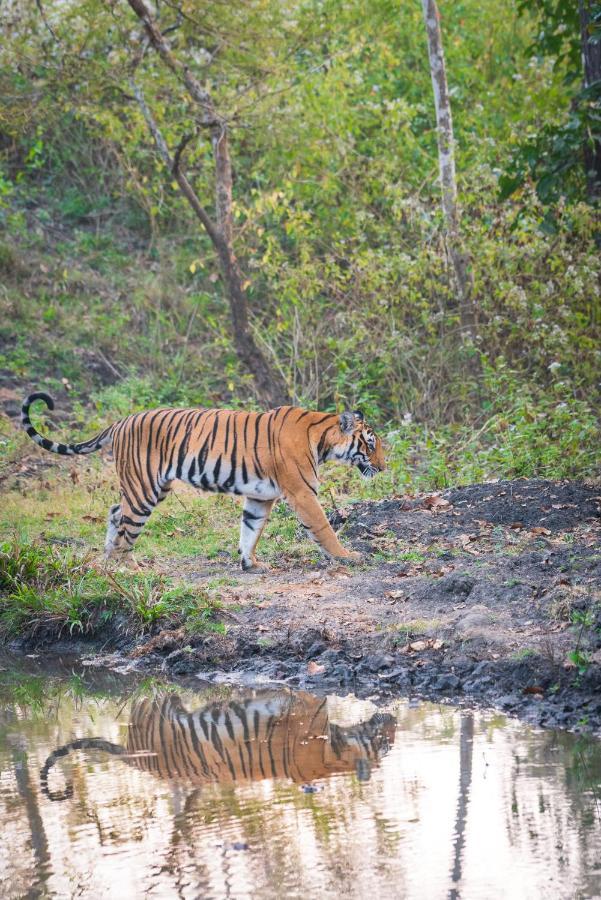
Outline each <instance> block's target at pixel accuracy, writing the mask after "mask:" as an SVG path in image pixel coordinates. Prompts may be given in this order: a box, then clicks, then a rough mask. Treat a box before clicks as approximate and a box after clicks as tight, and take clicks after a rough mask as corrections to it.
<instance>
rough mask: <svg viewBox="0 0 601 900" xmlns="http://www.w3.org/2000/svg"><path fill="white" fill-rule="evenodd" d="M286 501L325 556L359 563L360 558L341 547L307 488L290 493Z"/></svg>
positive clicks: (318, 503)
mask: <svg viewBox="0 0 601 900" xmlns="http://www.w3.org/2000/svg"><path fill="white" fill-rule="evenodd" d="M286 499H287V500H288V503H289V504H290V506H291V507H292V509H293V510H294V512H295V513H296V515H297V516H298V518H299V519H300V523H301V525H302V526H303V528H305V529H306V530H307V533H308V535H309V537H310V538H311V539H312V540H314V541H315V543H316V544H319V546H320V547H321V549H322V550H323V551H324V553H325V554H326V555H327V556H330V557H332V558H333V559H340V560H344V561H347V562H351V561H352V562H360V561H361V559H362V556H361V554H360V553H357V552H356V551H355V550H347V549H346V547H343V546H342V544H341V543H340V541H339V540H338V538H337V537H336V534H335V533H334V529H333V528H332V526H331V525H330V523H329V522H328V520H327V518H326V514H325V513H324V511H323V509H322V507H321V504H320V502H319V500H318V499H317V497H316V496H315V495H314V494H313V493H312V492H311V491H309V490H308V489H307V488H304V489H302V490H299V491H297V492H295V493H294V494H292V493H290V494H288V495H287V497H286Z"/></svg>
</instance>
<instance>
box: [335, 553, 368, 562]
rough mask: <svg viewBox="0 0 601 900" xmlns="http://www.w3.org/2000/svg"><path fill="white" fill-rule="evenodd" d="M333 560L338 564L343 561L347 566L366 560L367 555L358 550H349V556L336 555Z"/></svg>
mask: <svg viewBox="0 0 601 900" xmlns="http://www.w3.org/2000/svg"><path fill="white" fill-rule="evenodd" d="M333 561H334V562H336V563H338V564H340V563H342V564H343V565H345V566H356V565H359V564H360V563H362V562H365V556H364V554H363V553H359V551H358V550H349V552H348V556H336V557H335V558H334V560H333Z"/></svg>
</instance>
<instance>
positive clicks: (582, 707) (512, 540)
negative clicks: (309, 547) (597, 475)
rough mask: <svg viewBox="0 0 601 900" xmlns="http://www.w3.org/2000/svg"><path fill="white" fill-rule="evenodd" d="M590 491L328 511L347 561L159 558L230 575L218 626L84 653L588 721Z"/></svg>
mask: <svg viewBox="0 0 601 900" xmlns="http://www.w3.org/2000/svg"><path fill="white" fill-rule="evenodd" d="M600 505H601V488H599V487H595V486H591V485H585V484H582V483H574V482H567V483H558V482H550V481H544V480H519V481H514V482H498V483H495V484H483V485H473V486H471V487H465V488H460V489H456V490H451V491H447V492H444V493H442V494H441V495H432V494H430V495H422V496H418V497H413V498H408V497H398V498H394V499H391V500H385V501H382V502H379V503H373V502H372V503H360V504H356V505H353V506H351V507H348V508H340V509H338V510H336V511H335V512H334V513H333V515H332V521H333V523H334V525H335V527H337V528H339V529H340V531H341V533H342V539H343V541H344V542H345V543H346V544H347V546H352V547H353V548H354V549H357V550H361V551H362V552H363V553H364V554H366V560H367V562H366V564H365V565H364V566H361V567H359V568H347V567H344V566H336V565H335V566H332V565H326V564H323V565H321V566H320V567H311V568H309V567H307V566H284V565H282V566H281V567H273V568H272V570H271V571H270V572H268V573H266V574H263V575H259V576H256V575H240V573H239V570H238V569H237V567H236V564H235V563H234V562H230V561H229V560H228V561H227V562H223V563H222V562H219V563H215V562H211V563H209V562H207V561H206V560H203V559H200V558H198V557H195V558H190V559H187V560H183V561H182V560H177V562H176V561H172V562H171V563H170V562H169V561H167V562H166V563H165V566H164V570H165V571H166V572H168V573H169V574H172V575H173V574H178V575H180V576H181V577H183V578H184V579H186V580H188V581H191V582H194V581H196V580H203V579H206V578H207V577H208V576H210V575H215V574H222V575H231V576H232V580H234V579H235V584H234V585H232V586H231V587H226V588H224V589H223V591H222V604H223V607H222V609H221V611H220V613H219V616H220V618H221V620H222V622H223V623H224V624H225V625H226V626H227V630H226V633H225V634H202V635H197V636H190V635H189V634H185V633H184V630H183V629H181V628H180V629H169V628H163V629H162V630H157V631H156V632H155V633H154V634H151V635H147V636H146V637H145V638H144V639H142V640H138V641H133V640H132V639H131V638H128V637H127V636H124V635H122V634H119V633H118V630H116V629H115V628H114V627H111V630H110V631H108V632H107V633H106V634H105V635H103V636H102V639H101V642H100V643H102V646H103V649H104V655H103V656H102V657H101V658H100V659H99V660H98V661H99V662H100V661H103V662H108V663H109V664H113V665H118V666H123V665H126V666H131V667H135V668H136V669H146V670H148V671H157V670H161V671H163V672H167V673H170V674H172V675H176V676H183V675H194V674H198V673H203V675H204V677H208V678H212V679H215V680H223V679H225V680H227V679H231V678H238V677H242V676H248V675H249V674H252V675H253V677H255V676H258V677H260V678H266V679H273V680H281V681H285V682H286V683H288V684H290V685H291V686H295V687H296V686H299V687H303V688H309V689H311V690H328V691H336V692H344V691H353V692H354V693H356V694H358V695H360V696H372V697H376V696H377V697H382V698H385V697H388V696H390V695H392V694H408V695H411V696H418V697H424V698H429V699H437V698H441V697H444V698H445V699H447V700H448V701H452V702H458V703H469V704H478V705H488V706H494V707H497V708H499V709H501V710H503V711H504V712H508V713H512V714H515V715H518V716H520V717H522V718H524V719H525V720H527V721H529V722H532V723H535V724H540V725H544V726H549V727H563V728H576V729H583V730H590V731H594V732H597V733H599V734H601V590H600V589H601V542H600V535H601V520H600ZM100 643H99V642H98V640H96V641H95V644H94V648H95V649H97V648H99V646H100ZM57 646H62V647H63V649H64V648H65V647H66V646H68V647H69V648H70V649H71V650H73V649H74V648H75V645H74V643H73V642H62V644H60V645H55V648H56V647H57ZM21 648H22V649H23V644H21ZM36 648H37V650H38V652H39V648H40V642H39V640H38V642H36V643H35V645H34V644H32V642H29V643H28V646H27V649H28V650H29V651H32V650H34V649H36ZM77 649H78V650H79V651H80V652H87V653H89V652H90V650H91V649H93V648H92V647H91V646H90V645H89V644H86V643H85V642H79V643H78V645H77ZM107 651H110V653H107Z"/></svg>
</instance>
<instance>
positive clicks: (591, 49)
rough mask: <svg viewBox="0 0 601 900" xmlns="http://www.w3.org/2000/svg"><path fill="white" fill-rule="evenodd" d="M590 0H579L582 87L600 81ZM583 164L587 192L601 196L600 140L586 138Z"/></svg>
mask: <svg viewBox="0 0 601 900" xmlns="http://www.w3.org/2000/svg"><path fill="white" fill-rule="evenodd" d="M592 5H593V4H592V3H591V0H579V3H578V10H579V13H580V39H581V44H582V67H583V69H584V87H585V88H589V87H591V85H593V84H595V82H601V42H599V41H598V40H592V36H591V33H590V31H589V26H590V24H591V12H592ZM584 165H585V169H586V182H587V189H588V194H589V197H590V198H591V199H595V198H596V197H599V196H601V141H600V140H599V139H597V140H595V141H591V140H587V141H586V142H585V145H584Z"/></svg>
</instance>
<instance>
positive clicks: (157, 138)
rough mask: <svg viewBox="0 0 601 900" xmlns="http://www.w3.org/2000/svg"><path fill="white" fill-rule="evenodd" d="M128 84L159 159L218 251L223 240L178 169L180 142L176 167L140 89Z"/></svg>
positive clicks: (137, 86) (133, 82) (132, 82)
mask: <svg viewBox="0 0 601 900" xmlns="http://www.w3.org/2000/svg"><path fill="white" fill-rule="evenodd" d="M129 84H130V87H131V89H132V92H133V94H134V97H135V98H136V100H137V103H138V106H139V107H140V110H141V112H142V115H143V116H144V119H145V120H146V124H147V125H148V130H149V131H150V133H151V134H152V137H153V138H154V142H155V144H156V146H157V150H158V151H159V155H160V157H161V159H162V160H163V162H164V163H165V165H166V166H167V169H168V170H169V171H170V172H172V173H173V177H174V178H175V180H176V181H177V183H178V186H179V188H180V190H181V192H182V194H183V195H184V196H185V198H186V200H187V201H188V203H189V204H190V206H191V207H192V209H193V210H194V213H195V214H196V216H197V218H198V219H200V221H201V223H202V225H203V227H204V228H205V230H206V232H207V234H208V235H209V237H210V238H211V240H212V242H213V243H214V244H215V246H216V248H217V249H219V246H220V245H222V244H223V238H222V236H221V234H220V233H219V231H218V229H217V226H216V225H215V223H214V222H213V220H212V219H211V218H210V216H209V214H208V213H207V211H206V210H205V208H204V206H202V204H201V202H200V200H199V199H198V196H197V195H196V192H195V190H194V188H193V187H192V185H191V184H190V182H189V181H188V179H187V178H186V176H185V175H184V174H183V172H182V171H181V170H180V168H179V161H180V157H181V153H182V151H183V149H184V148H183V147H182V145H181V142H180V147H181V150H180V148H179V147H178V150H179V157H178V158H177V165H176V159H175V158H172V156H171V154H170V152H169V148H168V146H167V142H166V141H165V138H164V137H163V135H162V132H161V130H160V128H159V126H158V124H157V122H156V119H155V118H154V116H153V115H152V113H151V111H150V108H149V106H148V104H147V103H146V99H145V97H144V94H143V92H142V88H141V87H140V85H139V84H137V83H136V82H135V81H134V79H133V78H130V80H129ZM184 146H185V145H184ZM176 153H177V151H176Z"/></svg>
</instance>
